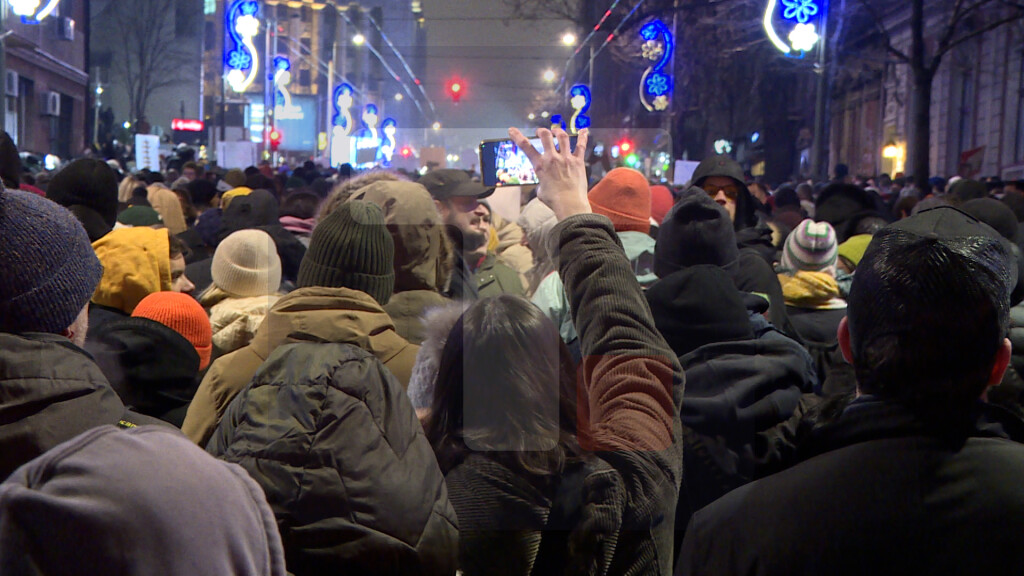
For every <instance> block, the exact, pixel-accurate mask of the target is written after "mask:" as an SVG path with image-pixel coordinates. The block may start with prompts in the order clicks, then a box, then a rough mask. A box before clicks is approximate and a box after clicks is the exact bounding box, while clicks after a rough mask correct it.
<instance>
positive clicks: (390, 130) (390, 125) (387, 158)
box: [380, 118, 398, 166]
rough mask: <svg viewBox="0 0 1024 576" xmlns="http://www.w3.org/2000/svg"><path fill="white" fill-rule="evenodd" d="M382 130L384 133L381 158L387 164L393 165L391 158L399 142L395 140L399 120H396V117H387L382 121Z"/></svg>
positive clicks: (381, 143)
mask: <svg viewBox="0 0 1024 576" xmlns="http://www.w3.org/2000/svg"><path fill="white" fill-rule="evenodd" d="M380 131H381V132H382V133H383V134H384V137H383V138H381V142H380V159H381V160H382V161H383V163H384V165H385V166H389V165H391V159H392V158H393V157H394V155H395V148H396V147H397V143H396V141H395V134H396V133H397V132H398V122H395V119H394V118H385V119H384V121H383V122H381V123H380Z"/></svg>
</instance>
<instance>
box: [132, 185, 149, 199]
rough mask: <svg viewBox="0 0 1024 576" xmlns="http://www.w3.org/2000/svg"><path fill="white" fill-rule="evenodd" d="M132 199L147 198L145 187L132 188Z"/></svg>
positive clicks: (147, 193) (147, 192)
mask: <svg viewBox="0 0 1024 576" xmlns="http://www.w3.org/2000/svg"><path fill="white" fill-rule="evenodd" d="M132 198H149V191H148V190H146V187H145V186H136V187H135V188H132Z"/></svg>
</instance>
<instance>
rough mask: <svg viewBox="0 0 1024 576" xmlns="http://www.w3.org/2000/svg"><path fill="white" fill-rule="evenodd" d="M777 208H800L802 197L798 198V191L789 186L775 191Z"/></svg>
mask: <svg viewBox="0 0 1024 576" xmlns="http://www.w3.org/2000/svg"><path fill="white" fill-rule="evenodd" d="M774 197H775V207H776V208H782V207H784V206H794V207H796V208H799V207H800V197H799V196H797V194H796V190H793V189H792V188H791V187H789V186H783V187H781V188H779V189H778V190H776V191H775V196H774Z"/></svg>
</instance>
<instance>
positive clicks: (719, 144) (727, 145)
mask: <svg viewBox="0 0 1024 576" xmlns="http://www.w3.org/2000/svg"><path fill="white" fill-rule="evenodd" d="M715 153H716V154H731V153H732V142H730V141H728V140H715Z"/></svg>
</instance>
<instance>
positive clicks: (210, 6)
mask: <svg viewBox="0 0 1024 576" xmlns="http://www.w3.org/2000/svg"><path fill="white" fill-rule="evenodd" d="M216 13H217V0H203V14H204V15H209V14H216Z"/></svg>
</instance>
